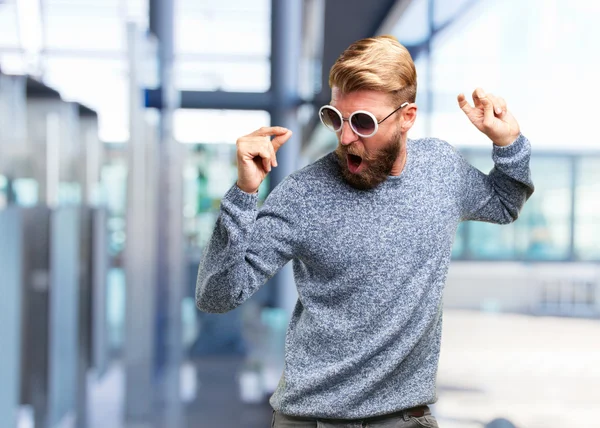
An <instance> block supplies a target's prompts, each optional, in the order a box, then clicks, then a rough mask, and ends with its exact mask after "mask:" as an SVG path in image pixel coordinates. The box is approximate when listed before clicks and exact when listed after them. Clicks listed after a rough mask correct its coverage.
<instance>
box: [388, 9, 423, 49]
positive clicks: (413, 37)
mask: <svg viewBox="0 0 600 428" xmlns="http://www.w3.org/2000/svg"><path fill="white" fill-rule="evenodd" d="M428 4H429V1H428V0H414V1H411V2H410V4H409V6H408V7H407V8H406V10H405V11H404V13H403V14H402V16H401V18H400V20H399V21H398V23H397V24H396V26H395V27H394V29H393V31H392V34H393V35H394V36H396V38H398V40H399V41H400V43H402V44H404V45H407V46H408V45H416V44H418V43H420V42H422V41H424V40H426V39H427V38H428V37H429V23H428V21H429V18H428V16H427V14H428V11H429V7H428Z"/></svg>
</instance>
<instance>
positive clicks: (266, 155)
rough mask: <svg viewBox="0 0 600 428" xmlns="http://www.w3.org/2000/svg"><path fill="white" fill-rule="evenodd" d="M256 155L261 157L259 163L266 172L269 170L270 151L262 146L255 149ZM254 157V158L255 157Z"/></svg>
mask: <svg viewBox="0 0 600 428" xmlns="http://www.w3.org/2000/svg"><path fill="white" fill-rule="evenodd" d="M257 156H259V157H260V158H261V163H262V166H263V168H264V170H265V171H266V172H270V171H271V151H270V150H269V149H268V148H267V147H266V146H263V147H261V148H260V149H259V150H258V151H257ZM255 159H256V158H255Z"/></svg>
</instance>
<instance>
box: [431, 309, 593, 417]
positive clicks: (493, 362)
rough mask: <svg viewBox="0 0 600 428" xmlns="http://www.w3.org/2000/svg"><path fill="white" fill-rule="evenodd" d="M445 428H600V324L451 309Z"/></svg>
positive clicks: (442, 412) (442, 388) (443, 365)
mask: <svg viewBox="0 0 600 428" xmlns="http://www.w3.org/2000/svg"><path fill="white" fill-rule="evenodd" d="M442 343H443V348H442V355H441V358H440V366H439V371H438V388H439V392H438V394H439V401H438V403H437V405H436V406H435V413H436V414H437V415H438V419H439V422H440V426H441V427H442V428H459V427H460V428H471V427H472V428H479V427H482V426H485V425H484V423H487V422H489V421H491V420H492V419H494V418H497V417H505V418H507V419H509V420H510V421H511V422H513V423H514V424H515V425H516V426H517V427H518V428H565V427H569V428H570V427H578V426H581V427H589V428H593V427H596V426H598V427H600V321H599V320H577V319H567V318H544V317H540V318H537V317H529V316H522V315H509V314H497V315H495V314H490V315H487V314H482V313H479V312H461V311H447V312H446V313H445V317H444V333H443V338H442Z"/></svg>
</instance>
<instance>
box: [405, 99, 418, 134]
mask: <svg viewBox="0 0 600 428" xmlns="http://www.w3.org/2000/svg"><path fill="white" fill-rule="evenodd" d="M416 119H417V105H416V104H415V103H410V104H409V105H407V106H406V107H404V108H403V109H402V132H408V130H409V129H410V128H412V126H413V125H414V123H415V120H416Z"/></svg>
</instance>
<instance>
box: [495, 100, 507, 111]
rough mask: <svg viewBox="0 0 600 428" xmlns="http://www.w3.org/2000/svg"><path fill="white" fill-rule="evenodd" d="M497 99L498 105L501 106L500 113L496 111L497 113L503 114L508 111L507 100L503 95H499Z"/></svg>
mask: <svg viewBox="0 0 600 428" xmlns="http://www.w3.org/2000/svg"><path fill="white" fill-rule="evenodd" d="M497 101H498V105H499V106H500V113H498V112H496V114H499V115H503V114H504V113H506V112H507V111H508V108H507V107H506V101H505V100H504V98H502V97H498V98H497Z"/></svg>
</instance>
